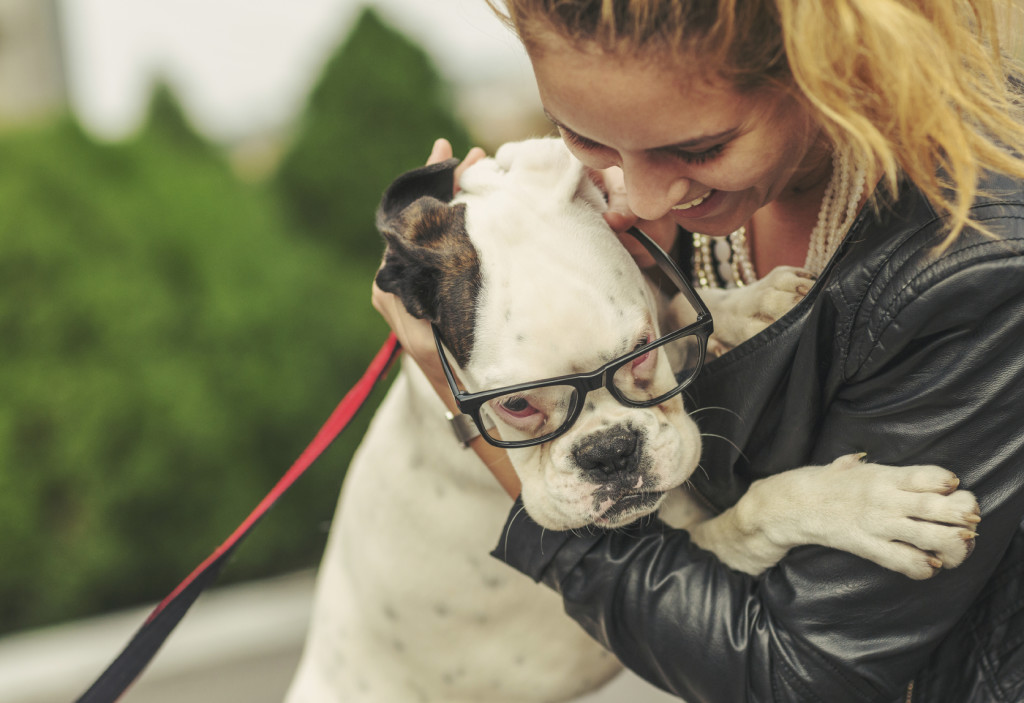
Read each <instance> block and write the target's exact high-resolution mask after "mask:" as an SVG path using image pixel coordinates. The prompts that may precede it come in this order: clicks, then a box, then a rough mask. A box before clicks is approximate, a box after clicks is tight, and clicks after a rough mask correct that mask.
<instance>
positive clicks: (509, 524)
mask: <svg viewBox="0 0 1024 703" xmlns="http://www.w3.org/2000/svg"><path fill="white" fill-rule="evenodd" d="M524 510H526V506H525V505H524V506H522V507H521V508H519V510H517V511H516V514H515V515H513V516H512V519H511V520H509V521H508V526H509V528H510V529H508V530H505V543H504V545H503V548H504V550H505V556H506V557H508V533H509V532H511V531H512V530H511V527H512V523H514V522H515V521H516V518H517V517H519V515H520V513H522V512H523V511H524ZM541 536H542V537H543V534H542V535H541ZM543 544H544V543H543V541H542V542H541V546H543Z"/></svg>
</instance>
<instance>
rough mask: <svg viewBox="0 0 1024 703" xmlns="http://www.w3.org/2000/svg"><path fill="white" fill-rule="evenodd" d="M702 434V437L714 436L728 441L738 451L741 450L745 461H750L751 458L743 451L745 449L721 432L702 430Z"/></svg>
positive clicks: (740, 452)
mask: <svg viewBox="0 0 1024 703" xmlns="http://www.w3.org/2000/svg"><path fill="white" fill-rule="evenodd" d="M700 436H701V437H714V438H715V439H720V440H722V441H723V442H726V443H728V444H729V445H730V446H731V447H732V448H733V449H735V450H736V451H737V452H739V454H740V456H741V457H743V460H744V461H750V459H748V458H747V455H746V454H744V453H743V450H742V449H740V447H739V445H738V444H736V443H735V442H733V441H732V440H731V439H729V438H728V437H723V436H722V435H720V434H712V433H711V432H701V433H700Z"/></svg>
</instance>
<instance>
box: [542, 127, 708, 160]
mask: <svg viewBox="0 0 1024 703" xmlns="http://www.w3.org/2000/svg"><path fill="white" fill-rule="evenodd" d="M559 131H560V132H561V133H562V137H563V138H564V139H565V140H566V141H567V142H569V143H570V144H572V145H573V146H575V147H576V148H578V149H583V150H584V151H596V150H597V149H601V148H603V147H602V145H600V144H598V143H597V142H595V141H591V140H590V139H587V138H586V137H581V136H580V135H578V134H576V133H575V132H570V131H569V130H567V129H561V128H560V129H559ZM723 151H725V144H716V145H715V146H713V147H710V148H708V149H705V150H704V151H700V152H696V153H694V152H692V151H672V152H671V153H672V155H673V156H674V157H676V158H677V159H681V160H682V161H685V162H686V163H688V164H695V165H700V164H703V163H706V162H708V161H710V160H711V159H714V158H716V157H718V156H719V155H720V154H721V153H722V152H723Z"/></svg>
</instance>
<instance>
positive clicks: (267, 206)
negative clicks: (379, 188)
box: [0, 91, 386, 631]
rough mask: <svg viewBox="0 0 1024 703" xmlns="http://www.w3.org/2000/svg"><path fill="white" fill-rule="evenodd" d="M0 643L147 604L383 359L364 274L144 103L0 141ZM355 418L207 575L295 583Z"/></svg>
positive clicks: (168, 105) (162, 109) (317, 541)
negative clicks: (122, 120) (134, 123)
mask: <svg viewBox="0 0 1024 703" xmlns="http://www.w3.org/2000/svg"><path fill="white" fill-rule="evenodd" d="M0 163H2V164H3V168H2V169H0V389H2V391H0V564H2V567H0V631H5V630H12V629H15V628H21V627H27V626H31V625H38V624H40V623H44V622H51V621H56V620H60V619H64V618H68V617H73V616H79V615H83V614H88V613H94V612H98V611H103V610H106V609H110V608H115V607H122V606H124V605H127V604H130V603H136V602H141V601H146V600H152V599H156V598H160V597H162V596H163V595H165V594H166V593H167V592H168V591H169V590H170V588H172V587H173V586H174V585H175V584H176V583H177V582H178V581H179V580H180V579H181V578H183V577H184V576H185V575H186V574H187V573H188V572H189V571H190V570H191V568H192V567H193V566H194V565H195V564H196V563H198V561H199V560H200V559H202V558H203V557H204V556H206V554H207V553H209V552H210V551H211V550H212V549H213V548H214V547H215V546H216V545H217V544H219V543H220V542H221V541H222V540H223V539H224V538H225V537H226V536H227V535H228V534H229V533H230V532H231V530H232V529H233V528H234V526H235V525H236V524H237V523H238V522H240V521H241V519H242V518H243V517H244V516H245V515H246V514H247V513H248V511H249V510H250V509H251V508H252V507H253V506H254V505H255V504H256V503H257V501H258V500H259V499H260V498H261V497H262V496H263V494H264V493H265V492H266V491H267V490H268V489H269V488H270V487H271V486H272V485H273V483H274V482H275V481H276V479H277V478H278V476H279V475H280V474H281V473H282V472H283V471H284V470H285V469H286V468H287V467H288V465H289V464H290V463H291V461H292V460H293V459H294V458H295V456H297V455H298V453H299V452H300V451H301V450H302V448H303V447H304V446H305V444H306V442H307V441H308V440H309V439H310V438H311V437H312V435H313V434H314V432H315V431H316V429H317V428H318V427H319V424H320V422H321V421H322V420H323V419H324V418H325V417H326V416H327V415H328V414H329V412H330V410H331V409H332V408H333V407H334V404H335V403H336V402H337V401H338V399H339V398H340V396H341V394H342V393H343V392H344V390H346V389H347V388H348V387H349V386H350V385H351V384H352V383H353V382H354V381H355V379H356V378H357V377H358V375H359V373H360V372H361V371H362V369H363V368H364V367H365V365H366V363H367V361H368V360H369V359H370V357H371V355H372V353H373V351H374V350H375V348H376V346H377V345H378V344H379V342H380V341H382V340H383V338H384V334H385V331H386V330H385V327H384V325H383V323H382V322H380V320H379V319H378V317H377V316H376V315H375V314H374V313H373V311H372V309H370V306H369V305H368V301H367V298H368V289H369V283H370V277H371V275H372V271H366V270H365V267H363V268H357V267H354V266H351V265H349V264H348V263H346V262H345V260H344V259H343V258H341V259H340V258H337V257H335V258H331V257H324V256H323V252H322V248H321V247H320V246H319V245H318V244H317V243H316V242H314V241H312V240H310V239H309V238H306V237H296V236H294V235H292V234H291V233H290V232H289V230H288V228H287V227H286V225H285V218H284V216H283V215H282V213H281V212H280V211H279V208H278V207H277V206H276V205H275V200H274V199H273V198H270V197H268V194H267V193H266V192H265V191H264V190H262V189H260V188H259V187H254V186H251V185H247V184H243V183H241V182H240V181H238V180H237V179H236V178H235V177H234V175H233V174H232V172H231V170H230V169H229V168H228V167H227V165H226V163H225V161H224V160H223V159H222V158H221V157H220V156H219V154H218V153H217V152H216V150H215V149H213V148H212V147H210V146H209V145H207V144H205V143H204V142H203V140H202V139H201V138H200V137H198V136H197V135H196V134H195V133H194V131H193V130H192V129H191V127H190V126H189V125H188V124H187V122H186V121H185V120H184V119H183V118H182V116H181V114H180V111H179V110H178V109H177V107H176V105H175V104H174V102H173V100H172V99H171V98H170V96H169V94H168V93H167V92H166V91H161V92H160V93H158V96H157V97H156V99H155V100H154V103H153V106H152V109H151V114H150V121H149V126H148V128H147V129H146V130H145V131H144V132H143V133H142V134H141V135H140V136H138V137H137V138H135V139H133V140H131V141H129V142H126V143H122V144H114V145H109V144H99V143H96V142H94V141H93V140H91V139H90V138H89V137H88V136H87V135H86V134H85V133H83V131H82V130H81V129H80V128H79V127H78V126H77V125H76V124H75V123H74V122H73V121H72V120H70V119H67V120H62V121H60V122H59V123H56V124H53V125H50V126H47V127H43V128H39V129H35V130H31V131H25V132H20V133H15V134H5V135H2V136H0ZM367 419H368V418H367V417H365V416H364V417H362V418H361V422H359V423H358V424H357V426H354V427H353V428H352V430H351V431H350V432H349V433H348V434H347V435H346V438H345V439H344V441H343V442H342V443H341V444H340V445H339V446H337V447H335V448H333V449H332V450H331V451H330V452H329V453H328V455H327V456H326V457H325V458H324V460H323V461H322V463H321V465H320V466H318V467H316V468H315V469H314V471H313V472H312V473H311V475H309V476H307V477H305V478H304V479H303V480H302V481H300V482H299V483H298V484H297V486H296V487H295V489H294V491H293V492H292V493H291V494H289V495H288V496H287V497H286V498H285V499H283V500H282V501H281V502H280V503H279V504H278V506H277V507H276V508H275V509H274V512H273V513H272V514H271V516H270V517H269V518H268V519H267V520H265V521H264V522H263V523H262V524H261V525H260V526H259V528H258V529H257V530H256V532H255V533H254V535H253V536H252V537H251V538H250V541H249V543H248V544H247V545H246V548H245V549H241V550H239V553H238V554H237V555H236V557H235V559H234V562H233V564H232V565H231V566H230V567H229V574H228V578H229V579H231V578H235V579H237V578H243V577H251V576H258V575H263V574H269V573H278V572H280V571H282V570H285V569H289V568H296V567H300V566H310V565H312V564H314V563H315V562H316V561H317V560H318V558H319V555H320V552H321V550H322V548H323V542H324V539H325V533H324V527H323V523H324V522H325V521H326V520H328V519H329V516H330V515H331V512H332V510H333V506H334V502H335V500H336V497H337V492H338V488H339V486H340V483H341V479H342V476H343V473H344V468H345V466H346V465H347V463H348V457H349V456H350V455H351V452H352V449H353V448H354V446H355V444H356V443H357V442H358V440H359V438H360V437H361V435H362V431H363V429H364V427H365V424H366V421H367Z"/></svg>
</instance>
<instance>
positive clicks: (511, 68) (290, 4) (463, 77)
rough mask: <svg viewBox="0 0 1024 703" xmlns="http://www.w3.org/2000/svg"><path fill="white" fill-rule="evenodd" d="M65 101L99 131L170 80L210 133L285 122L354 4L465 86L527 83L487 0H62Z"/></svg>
mask: <svg viewBox="0 0 1024 703" xmlns="http://www.w3.org/2000/svg"><path fill="white" fill-rule="evenodd" d="M62 2H63V4H62V9H63V13H64V17H63V21H64V28H65V34H66V41H67V46H68V56H67V59H68V63H69V65H70V70H71V83H72V102H73V104H74V106H75V109H76V111H77V112H78V114H79V115H80V117H81V119H82V121H83V122H84V123H85V125H86V126H87V127H88V128H89V129H90V130H91V131H93V132H95V133H97V134H98V135H99V136H103V137H108V138H113V139H116V138H119V137H121V136H124V135H125V134H127V133H129V132H130V131H131V130H132V129H133V128H134V127H135V126H136V125H137V124H138V120H139V118H140V116H141V114H142V109H143V106H144V104H145V100H146V97H147V95H148V89H149V85H150V83H151V80H152V76H153V75H154V74H155V73H160V74H162V75H164V76H166V77H167V79H168V80H169V81H171V83H172V84H173V85H174V87H175V88H176V90H177V91H178V93H179V95H180V97H181V99H182V101H183V103H184V105H185V108H186V109H187V110H188V111H189V113H190V115H191V116H192V118H193V119H194V120H195V121H196V122H197V123H198V124H199V126H200V127H201V128H202V129H203V130H204V131H205V132H206V133H207V134H209V135H210V136H212V137H215V138H230V137H233V136H238V135H243V134H246V133H249V132H252V131H257V130H263V129H272V128H274V127H277V126H280V125H282V124H285V123H287V121H288V120H289V119H290V118H291V117H292V116H293V115H294V114H295V112H296V111H297V110H298V107H299V106H300V105H301V103H302V101H303V99H304V98H305V96H306V94H307V92H308V90H309V88H310V86H311V84H312V82H313V81H314V80H315V79H316V77H317V75H318V73H319V70H320V67H321V66H322V64H323V61H324V59H325V58H326V57H327V56H328V55H329V54H330V53H331V52H332V51H333V50H334V48H335V47H336V45H337V42H338V41H339V40H340V39H341V38H342V37H344V36H345V34H346V33H347V31H348V29H349V27H350V24H351V21H352V19H353V18H354V17H355V15H356V13H357V12H358V9H359V8H360V7H361V6H363V5H365V4H372V5H374V6H375V7H377V8H378V9H379V11H380V12H381V14H382V15H383V16H384V17H385V19H386V20H387V21H389V22H390V23H391V24H393V25H395V26H396V27H398V28H399V29H401V30H402V31H403V32H404V33H406V34H407V35H409V36H410V37H412V38H414V39H415V40H417V41H418V42H420V43H421V44H422V45H423V46H424V47H425V48H426V49H427V50H428V51H429V52H430V53H431V54H432V55H433V56H434V59H435V61H436V62H437V64H438V66H439V68H440V69H441V70H442V71H443V72H444V73H445V74H446V75H447V76H448V77H449V78H450V79H451V80H453V81H456V82H457V83H461V84H467V83H480V82H481V81H495V82H496V81H505V80H511V81H512V82H513V83H518V84H520V85H521V84H522V83H523V82H524V81H528V80H529V64H528V63H527V61H526V59H525V56H524V55H523V52H522V49H521V48H520V46H519V44H518V42H517V41H516V40H515V38H514V37H513V36H512V35H511V34H510V33H509V32H508V31H507V30H506V29H505V28H504V27H503V26H501V24H500V23H499V22H498V21H497V19H496V18H494V17H493V15H492V14H491V13H490V10H489V9H488V8H487V7H486V4H485V3H484V1H483V0H372V1H371V2H369V3H367V2H360V1H359V0H62Z"/></svg>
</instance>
